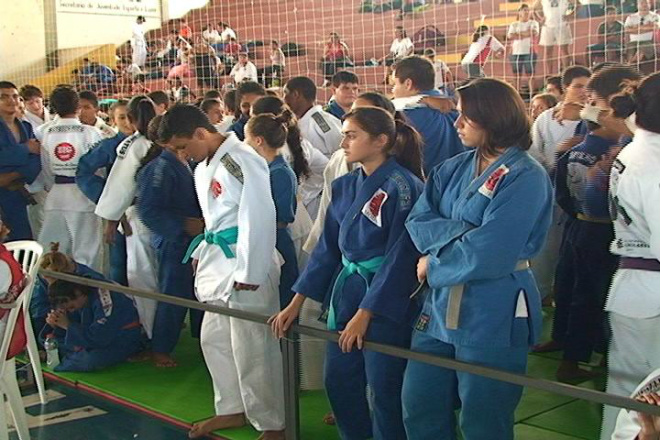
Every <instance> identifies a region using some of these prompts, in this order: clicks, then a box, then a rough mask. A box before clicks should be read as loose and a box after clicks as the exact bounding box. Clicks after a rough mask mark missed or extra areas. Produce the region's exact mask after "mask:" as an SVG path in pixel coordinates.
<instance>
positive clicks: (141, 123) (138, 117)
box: [128, 95, 156, 136]
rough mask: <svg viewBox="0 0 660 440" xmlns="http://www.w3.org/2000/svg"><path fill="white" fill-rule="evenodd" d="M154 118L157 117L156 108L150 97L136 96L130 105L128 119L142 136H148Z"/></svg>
mask: <svg viewBox="0 0 660 440" xmlns="http://www.w3.org/2000/svg"><path fill="white" fill-rule="evenodd" d="M154 117H156V107H155V106H154V102H153V101H152V100H151V99H149V97H148V96H146V95H137V96H134V97H133V99H131V101H130V102H129V103H128V119H129V120H130V121H131V123H132V124H133V126H134V127H135V129H136V130H137V131H138V132H139V133H140V134H141V135H142V136H147V135H148V130H149V122H151V120H152V119H153V118H154Z"/></svg>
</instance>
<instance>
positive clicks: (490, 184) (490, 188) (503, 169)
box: [479, 164, 509, 199]
mask: <svg viewBox="0 0 660 440" xmlns="http://www.w3.org/2000/svg"><path fill="white" fill-rule="evenodd" d="M508 173H509V168H508V167H507V166H506V165H504V164H502V165H500V166H499V167H498V168H497V169H496V170H495V171H493V172H492V173H491V174H490V176H488V179H486V181H485V182H484V184H483V185H481V187H480V188H479V192H480V193H481V194H483V195H485V196H486V197H488V198H489V199H492V198H493V194H495V190H496V189H497V186H498V185H499V184H500V182H501V181H502V178H503V177H504V176H505V175H506V174H508Z"/></svg>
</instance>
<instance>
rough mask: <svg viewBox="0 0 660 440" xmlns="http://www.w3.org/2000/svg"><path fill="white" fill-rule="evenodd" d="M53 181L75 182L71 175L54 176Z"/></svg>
mask: <svg viewBox="0 0 660 440" xmlns="http://www.w3.org/2000/svg"><path fill="white" fill-rule="evenodd" d="M55 183H76V178H75V177H73V176H55Z"/></svg>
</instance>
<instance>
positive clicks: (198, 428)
mask: <svg viewBox="0 0 660 440" xmlns="http://www.w3.org/2000/svg"><path fill="white" fill-rule="evenodd" d="M242 426H245V414H231V415H227V416H215V417H213V418H210V419H208V420H204V421H203V422H199V423H195V424H194V425H193V427H192V428H191V429H190V432H188V437H189V438H200V437H204V436H205V435H207V434H210V433H212V432H213V431H217V430H218V429H228V428H240V427H242Z"/></svg>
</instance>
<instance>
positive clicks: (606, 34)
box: [587, 6, 623, 67]
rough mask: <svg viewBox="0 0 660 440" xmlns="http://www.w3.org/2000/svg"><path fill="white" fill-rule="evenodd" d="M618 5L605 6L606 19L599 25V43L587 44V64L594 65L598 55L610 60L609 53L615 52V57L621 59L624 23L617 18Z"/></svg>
mask: <svg viewBox="0 0 660 440" xmlns="http://www.w3.org/2000/svg"><path fill="white" fill-rule="evenodd" d="M617 16H618V14H617V11H616V7H614V6H608V7H607V8H605V21H603V22H602V23H601V24H600V25H599V26H598V32H597V33H598V43H596V44H591V45H589V46H587V65H588V66H589V67H592V66H593V65H594V59H595V58H596V57H602V58H605V61H607V60H608V58H609V54H610V53H611V52H614V56H615V59H616V60H617V61H620V60H621V50H622V49H623V23H621V21H619V20H617Z"/></svg>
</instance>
